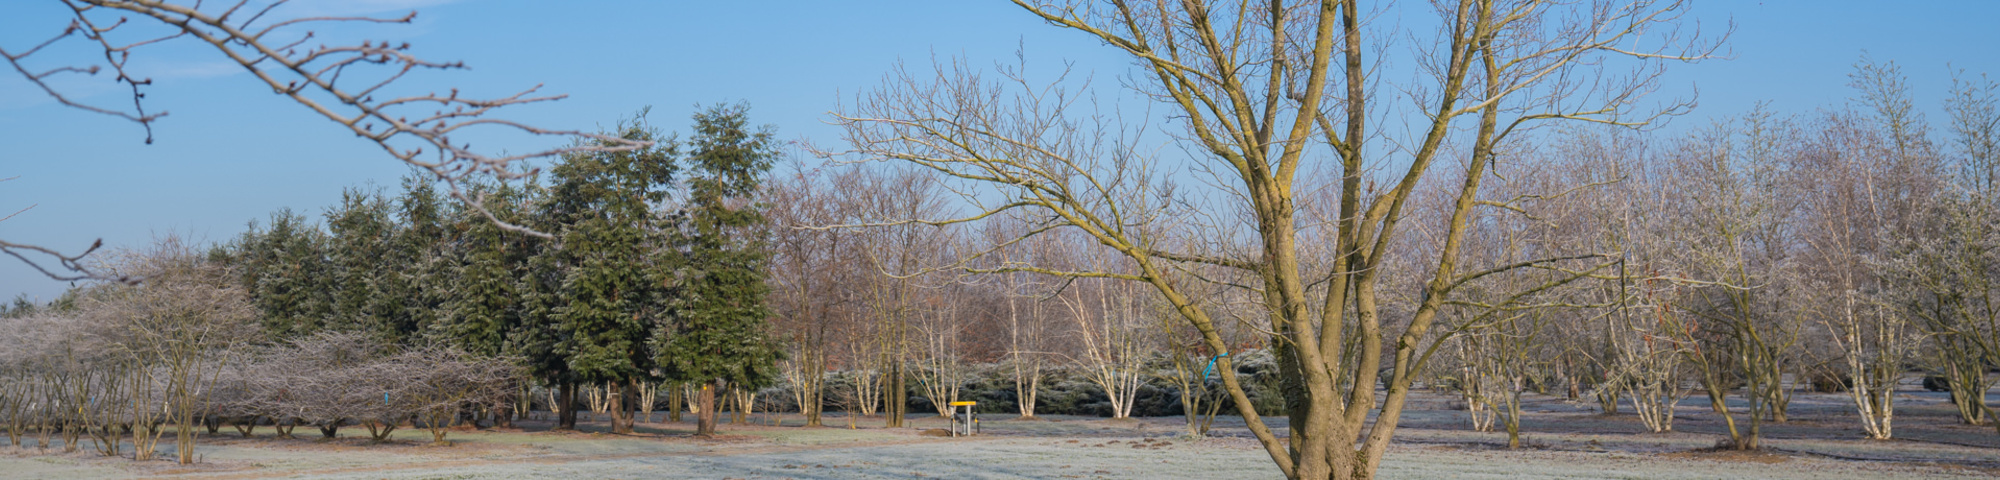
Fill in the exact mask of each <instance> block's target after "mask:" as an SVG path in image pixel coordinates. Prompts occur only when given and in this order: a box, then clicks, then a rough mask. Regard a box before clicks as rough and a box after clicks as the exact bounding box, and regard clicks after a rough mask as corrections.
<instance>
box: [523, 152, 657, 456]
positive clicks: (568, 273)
mask: <svg viewBox="0 0 2000 480" xmlns="http://www.w3.org/2000/svg"><path fill="white" fill-rule="evenodd" d="M616 135H617V136H619V137H622V138H624V139H627V140H636V141H643V142H653V143H652V145H651V146H648V147H645V148H640V149H635V150H626V151H612V152H587V153H578V154H572V155H568V156H565V157H563V161H562V163H560V164H558V165H556V166H555V167H554V168H552V169H551V170H550V173H551V176H552V177H553V185H551V186H550V188H549V190H548V193H547V196H546V198H545V199H544V202H543V204H542V208H543V209H544V211H543V214H542V215H543V221H544V222H545V223H546V225H545V226H544V228H545V230H543V231H545V232H549V233H550V234H552V235H554V236H555V241H554V242H553V244H551V245H549V246H548V247H547V248H544V249H542V253H541V254H540V257H541V258H538V259H537V260H536V263H537V264H538V265H537V268H538V270H539V273H538V275H537V276H538V277H539V278H538V279H537V280H539V281H538V282H537V284H538V287H539V288H538V294H539V295H538V296H539V297H540V298H539V299H538V301H537V302H536V303H537V308H536V309H535V313H537V314H539V315H537V317H536V321H539V322H542V325H540V326H539V328H537V329H536V330H537V331H535V332H532V334H534V335H536V336H537V337H539V338H537V339H535V340H532V341H534V342H538V343H539V348H542V349H545V351H543V352H537V353H541V354H545V355H549V356H550V357H551V358H548V359H546V360H554V359H557V358H559V359H560V360H561V361H560V364H557V363H556V362H552V361H543V362H536V365H535V366H537V367H539V368H538V370H542V373H545V374H549V375H546V376H544V378H549V379H554V380H557V381H558V382H560V385H561V386H562V388H563V397H564V398H563V400H562V402H564V403H565V405H566V407H565V408H564V409H563V418H562V420H561V427H562V428H575V425H576V421H575V416H574V412H575V410H576V409H575V408H574V402H575V388H576V383H577V382H583V383H585V384H598V383H603V384H607V385H609V386H610V387H611V388H612V394H611V396H610V397H611V400H612V402H613V404H612V407H613V408H612V410H613V412H614V413H613V415H612V424H613V426H612V429H613V431H616V432H619V433H629V432H630V431H631V430H632V418H631V415H630V413H629V412H626V411H624V410H626V409H625V408H624V406H625V405H624V402H623V401H622V400H623V397H624V393H625V392H624V391H625V390H626V389H627V388H628V387H629V386H632V385H637V384H638V382H640V381H642V380H643V378H644V377H646V376H648V375H649V374H650V372H652V370H653V365H652V362H653V355H651V353H650V352H649V351H648V350H647V348H646V346H647V345H646V340H647V338H648V337H649V336H651V334H652V325H653V323H654V320H653V319H654V318H655V317H657V316H658V311H657V310H658V309H657V306H658V305H659V304H660V303H661V300H660V296H661V295H662V293H663V289H664V282H663V279H662V278H661V277H660V276H659V275H658V273H657V268H656V265H657V262H656V258H657V257H658V256H659V255H660V254H661V253H662V249H661V247H662V245H664V242H663V235H662V230H661V228H660V225H661V223H660V222H661V220H662V218H663V217H662V216H661V215H660V214H659V212H660V211H661V209H662V208H663V207H664V206H665V205H666V202H667V200H668V194H669V193H670V191H671V189H672V188H673V183H672V182H673V176H674V173H675V166H674V161H673V158H674V153H673V143H672V141H671V139H666V138H662V136H661V135H660V134H659V132H658V131H656V130H655V129H653V128H652V127H650V126H649V125H647V123H646V122H645V114H644V113H643V112H642V113H640V114H639V115H638V116H636V117H635V118H633V119H632V120H629V121H625V122H621V124H620V125H619V127H618V130H617V132H616Z"/></svg>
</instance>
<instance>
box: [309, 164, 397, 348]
mask: <svg viewBox="0 0 2000 480" xmlns="http://www.w3.org/2000/svg"><path fill="white" fill-rule="evenodd" d="M326 226H327V231H328V233H329V234H330V235H329V236H328V240H329V242H328V247H329V248H328V251H327V258H328V261H329V264H330V267H331V268H330V270H331V271H330V274H331V275H330V277H331V279H332V284H333V285H332V286H333V288H332V290H333V312H332V315H331V316H330V318H329V322H328V324H327V325H324V328H328V329H334V330H341V331H364V332H369V333H370V334H373V335H374V336H376V337H377V338H378V339H379V340H381V341H383V342H385V343H394V342H396V341H398V340H400V338H399V337H398V336H397V335H396V334H395V329H394V328H392V325H391V318H392V317H393V315H394V313H395V312H394V311H393V310H395V309H398V308H400V307H401V305H402V302H401V301H400V300H401V299H399V298H395V295H392V294H393V293H401V292H399V290H400V289H399V288H397V283H398V282H396V281H395V280H394V279H393V278H392V275H390V274H391V272H393V271H395V270H396V269H398V268H400V267H401V265H396V264H394V262H391V261H389V260H390V259H391V253H392V251H393V248H392V247H393V243H392V241H391V239H392V238H393V237H394V235H395V233H396V221H395V214H394V212H393V210H392V209H391V208H390V205H389V200H388V199H387V198H384V197H383V196H382V195H381V194H380V193H377V192H371V191H364V190H362V189H358V188H349V189H347V191H345V192H342V193H341V200H340V206H339V207H336V208H334V209H333V210H331V211H328V212H327V214H326Z"/></svg>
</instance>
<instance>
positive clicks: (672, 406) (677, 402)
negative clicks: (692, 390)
mask: <svg viewBox="0 0 2000 480" xmlns="http://www.w3.org/2000/svg"><path fill="white" fill-rule="evenodd" d="M685 403H687V394H686V393H685V389H683V388H681V385H680V384H678V383H676V384H674V385H673V387H672V388H669V389H667V421H670V422H674V423H680V422H681V410H683V408H682V407H684V406H685V405H684V404H685Z"/></svg>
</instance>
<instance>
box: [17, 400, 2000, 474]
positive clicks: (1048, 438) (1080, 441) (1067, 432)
mask: <svg viewBox="0 0 2000 480" xmlns="http://www.w3.org/2000/svg"><path fill="white" fill-rule="evenodd" d="M1845 398H1846V397H1843V396H1840V395H1838V394H1806V393H1800V394H1798V397H1797V399H1796V400H1794V402H1793V405H1792V410H1791V411H1792V414H1791V416H1792V421H1790V422H1787V423H1784V424H1775V425H1770V426H1768V427H1767V429H1766V432H1767V440H1766V443H1767V444H1768V445H1769V446H1770V449H1769V450H1768V451H1764V452H1757V453H1739V452H1727V451H1713V450H1712V449H1710V448H1708V447H1711V446H1713V445H1714V444H1715V442H1716V440H1717V439H1718V438H1719V431H1720V430H1719V428H1720V427H1719V425H1720V424H1719V421H1718V420H1717V417H1716V416H1715V415H1713V414H1711V413H1709V412H1708V411H1707V409H1706V407H1705V406H1701V405H1705V402H1706V399H1703V398H1700V397H1696V398H1693V399H1690V401H1689V402H1686V403H1685V404H1684V406H1683V408H1682V409H1681V419H1680V420H1679V421H1678V422H1677V423H1676V430H1677V431H1676V432H1673V433H1665V434H1652V433H1646V432H1645V431H1644V429H1643V428H1641V427H1640V425H1639V424H1638V421H1637V420H1636V419H1633V418H1631V417H1630V416H1617V415H1613V416H1605V415H1599V414H1597V413H1595V412H1592V411H1589V410H1588V409H1586V408H1584V407H1583V406H1580V405H1575V404H1571V403H1567V402H1564V401H1561V400H1560V399H1556V398H1535V399H1533V402H1532V403H1531V404H1530V405H1529V407H1528V409H1529V410H1530V411H1531V412H1532V414H1531V415H1530V416H1528V417H1527V418H1526V420H1525V421H1524V425H1523V428H1524V430H1526V431H1528V432H1530V433H1528V434H1527V440H1528V443H1529V446H1528V447H1526V448H1523V449H1519V450H1507V449H1505V448H1502V447H1501V446H1502V445H1504V442H1505V436H1504V434H1500V433H1481V432H1473V431H1470V430H1469V429H1468V428H1467V427H1466V421H1465V417H1464V415H1465V414H1464V412H1461V411H1453V410H1447V409H1445V405H1446V404H1447V403H1448V401H1447V400H1448V399H1446V398H1444V397H1438V396H1430V395H1427V394H1426V395H1419V396H1417V397H1416V401H1414V402H1413V404H1412V411H1411V412H1410V414H1409V415H1407V416H1406V417H1405V419H1404V422H1403V425H1404V427H1403V428H1402V429H1401V430H1399V433H1398V435H1397V445H1396V446H1395V447H1394V448H1392V449H1391V451H1390V454H1389V456H1388V458H1387V460H1386V461H1385V462H1384V465H1383V467H1382V471H1381V476H1382V477H1384V478H1413V479H1414V478H1791V479H1813V480H1828V479H1840V478H1870V479H1879V478H1994V477H2000V434H1996V433H1995V432H1994V430H1993V429H1992V428H1991V427H1974V426H1966V425H1959V424H1957V422H1956V420H1955V417H1953V416H1952V415H1953V413H1952V410H1951V406H1950V405H1949V404H1946V403H1944V400H1943V397H1942V396H1941V395H1939V394H1934V393H1930V392H1922V391H1909V392H1904V393H1903V394H1902V395H1901V398H1900V399H1899V405H1898V406H1899V409H1898V412H1897V413H1898V416H1897V427H1896V429H1897V430H1896V432H1897V435H1898V436H1899V437H1902V438H1900V439H1897V440H1890V441H1869V440H1864V439H1861V438H1860V434H1859V429H1858V428H1856V427H1855V425H1854V424H1853V419H1852V417H1851V415H1852V413H1851V407H1850V406H1848V404H1847V403H1845ZM1698 404H1699V405H1698ZM659 416H660V417H662V419H663V417H664V415H659ZM999 417H1000V416H998V415H989V416H987V418H986V420H985V421H984V422H982V423H983V429H982V434H981V435H979V436H975V437H967V438H938V437H930V436H924V435H922V434H921V432H922V430H924V429H934V428H942V427H943V426H944V421H943V419H940V418H936V417H922V418H917V419H916V420H915V421H913V422H912V425H911V428H898V429H885V428H879V425H880V424H881V420H880V419H858V420H857V421H856V422H855V423H856V424H857V427H858V428H849V427H848V422H847V419H846V418H844V417H841V416H839V415H831V416H829V418H828V419H827V423H828V424H829V425H830V426H829V427H826V428H810V429H808V428H801V427H799V426H798V424H799V423H800V422H801V419H800V418H798V417H797V416H788V415H775V416H772V415H763V414H759V415H756V416H754V417H753V422H754V423H755V424H754V425H729V424H724V425H723V429H722V430H723V433H724V434H723V435H721V436H719V437H718V438H713V439H696V438H693V437H692V436H691V435H690V434H691V432H692V427H693V425H692V424H690V423H679V424H675V423H641V424H640V428H639V432H638V433H637V434H634V435H613V434H609V433H604V425H602V424H601V423H598V422H585V425H584V426H583V429H582V431H580V432H551V431H548V427H549V423H548V422H546V421H541V420H530V421H524V422H521V425H520V426H521V427H522V428H518V429H488V430H471V429H465V430H460V431H454V432H452V434H451V440H452V442H453V444H452V445H450V446H434V445H429V444H428V442H429V441H430V437H429V434H428V433H427V432H425V431H423V430H414V429H405V430H400V431H398V432H397V433H396V435H395V439H394V440H393V441H391V442H387V443H381V444H375V443H371V442H369V441H367V438H366V436H365V432H363V431H360V429H358V428H356V429H354V430H348V431H346V432H345V433H343V435H350V434H351V435H355V437H345V436H343V437H342V438H340V439H337V440H331V441H326V440H319V439H316V438H312V437H317V436H318V434H317V432H308V429H303V428H302V429H299V430H297V431H295V432H294V433H296V434H298V435H299V437H300V438H296V439H281V438H276V437H273V436H272V434H273V433H274V432H272V431H271V429H269V428H268V427H267V428H262V429H260V430H259V431H258V432H257V433H256V436H255V437H253V438H240V437H238V436H237V435H235V433H234V432H233V431H230V430H229V429H224V430H223V432H224V433H223V434H220V435H217V436H213V437H203V438H202V439H201V442H200V445H199V446H198V447H197V448H198V452H199V454H200V456H201V460H202V461H201V462H200V463H198V464H196V465H192V466H183V465H177V464H174V463H173V462H171V461H166V460H159V461H147V462H135V461H133V460H131V459H129V458H108V457H101V456H97V455H95V454H94V453H90V452H89V448H88V447H86V448H84V449H82V450H83V451H80V452H77V453H68V454H65V453H61V447H60V445H59V444H58V445H57V446H55V447H54V448H51V449H49V450H46V451H44V450H41V449H38V448H34V447H0V477H4V478H129V477H155V478H181V479H261V478H354V479H362V478H368V479H376V478H412V479H416V478H427V479H451V478H564V479H592V478H715V479H722V478H795V479H823V478H1278V477H1279V475H1278V472H1277V470H1276V468H1274V467H1272V466H1271V464H1270V460H1269V459H1268V458H1267V457H1265V455H1264V453H1263V450H1262V449H1261V448H1259V447H1258V446H1257V445H1256V442H1255V441H1253V440H1251V439H1250V438H1249V437H1248V431H1247V430H1246V429H1244V428H1243V425H1242V422H1241V421H1239V420H1236V419H1235V418H1234V417H1223V418H1220V419H1218V424H1219V425H1218V428H1217V429H1216V430H1215V431H1214V432H1213V435H1211V436H1210V437H1208V438H1203V439H1190V438H1186V437H1185V436H1183V435H1182V434H1181V433H1182V432H1183V428H1182V427H1181V419H1180V418H1179V417H1162V418H1145V419H1137V420H1109V419H1101V418H1087V417H1056V418H1046V419H1040V420H1018V419H1011V418H999ZM773 421H776V422H779V424H780V425H779V426H771V425H770V422H773ZM1272 424H1273V426H1281V425H1282V420H1273V421H1272ZM1279 430H1280V431H1282V429H1279ZM308 433H310V435H308Z"/></svg>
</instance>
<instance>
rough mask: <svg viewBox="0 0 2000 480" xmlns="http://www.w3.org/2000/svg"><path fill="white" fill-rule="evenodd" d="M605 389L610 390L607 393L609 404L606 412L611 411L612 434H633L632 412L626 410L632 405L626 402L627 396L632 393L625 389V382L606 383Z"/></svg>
mask: <svg viewBox="0 0 2000 480" xmlns="http://www.w3.org/2000/svg"><path fill="white" fill-rule="evenodd" d="M604 388H606V389H608V390H610V391H608V392H605V394H606V395H605V397H606V398H605V401H606V402H608V403H609V404H608V405H606V410H610V411H611V433H620V434H628V433H632V412H629V411H626V408H625V407H626V406H627V405H630V404H629V403H627V402H626V401H625V395H626V394H627V393H631V392H629V391H628V390H629V389H627V388H625V382H617V381H613V382H610V383H606V384H605V385H604Z"/></svg>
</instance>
